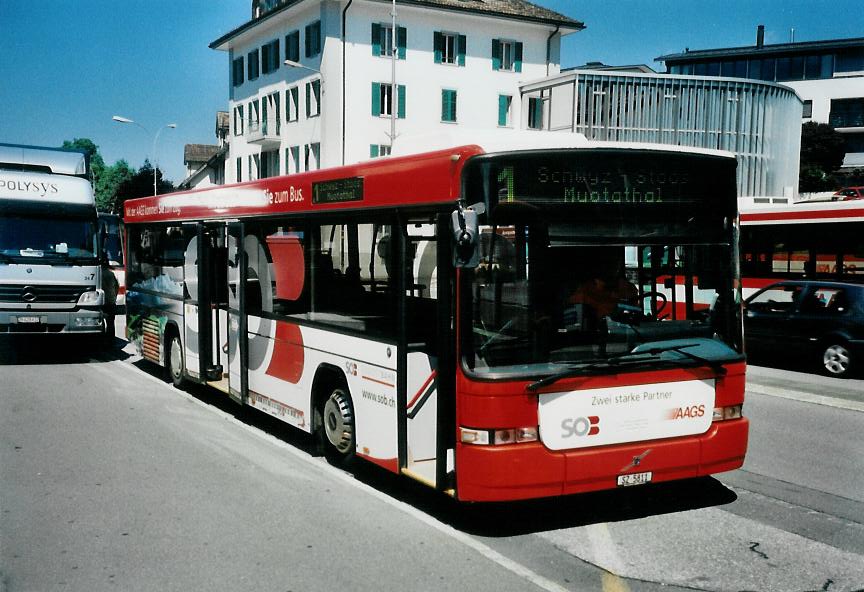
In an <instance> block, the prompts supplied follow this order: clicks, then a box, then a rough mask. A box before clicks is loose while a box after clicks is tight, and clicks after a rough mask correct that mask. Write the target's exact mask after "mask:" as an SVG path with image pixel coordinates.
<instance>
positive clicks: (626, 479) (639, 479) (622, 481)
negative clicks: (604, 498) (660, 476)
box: [618, 471, 651, 487]
mask: <svg viewBox="0 0 864 592" xmlns="http://www.w3.org/2000/svg"><path fill="white" fill-rule="evenodd" d="M650 481H651V471H648V472H647V473H630V474H629V475H618V487H630V486H631V485H644V484H646V483H650Z"/></svg>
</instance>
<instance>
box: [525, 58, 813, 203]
mask: <svg viewBox="0 0 864 592" xmlns="http://www.w3.org/2000/svg"><path fill="white" fill-rule="evenodd" d="M521 90H522V101H523V114H525V120H524V121H523V126H524V127H527V128H529V129H537V130H550V131H571V132H577V133H581V134H584V135H585V136H587V137H588V138H589V139H593V140H602V141H612V142H653V143H659V144H669V145H672V146H689V147H695V148H710V149H719V150H727V151H729V152H732V153H734V154H735V155H736V156H737V157H738V196H739V198H740V199H741V200H742V202H743V203H744V204H745V205H751V204H786V203H792V202H793V201H794V199H795V197H796V196H797V190H798V168H799V152H800V149H801V109H802V103H801V100H800V99H799V98H798V96H797V95H796V94H795V92H794V91H793V90H791V89H789V88H786V87H785V86H781V85H778V84H774V83H772V82H763V81H757V80H744V79H739V78H725V77H709V76H684V75H673V74H647V73H627V72H610V71H594V70H572V71H569V72H566V73H562V74H560V75H558V76H553V77H550V78H546V79H544V80H542V81H537V82H534V83H530V84H525V85H523V86H522V89H521Z"/></svg>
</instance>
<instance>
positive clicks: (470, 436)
mask: <svg viewBox="0 0 864 592" xmlns="http://www.w3.org/2000/svg"><path fill="white" fill-rule="evenodd" d="M459 441H460V442H462V443H463V444H476V445H479V446H489V445H492V446H499V445H503V444H520V443H522V442H536V441H537V426H529V427H523V428H509V429H504V430H481V429H474V428H463V427H460V428H459Z"/></svg>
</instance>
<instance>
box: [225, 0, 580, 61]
mask: <svg viewBox="0 0 864 592" xmlns="http://www.w3.org/2000/svg"><path fill="white" fill-rule="evenodd" d="M305 1H307V0H284V1H283V2H282V3H280V4H278V5H277V6H276V8H273V9H272V10H270V11H269V12H265V13H264V14H262V15H261V16H260V17H258V18H254V19H252V20H250V21H248V22H246V23H244V24H242V25H240V26H239V27H237V28H235V29H233V30H232V31H229V32H228V33H226V34H225V35H222V36H221V37H220V38H219V39H216V40H215V41H213V42H212V43H211V44H210V48H211V49H227V46H226V43H228V42H229V41H231V40H232V39H234V38H235V37H237V36H238V35H241V34H242V33H245V32H246V31H248V30H249V29H251V28H252V27H254V26H255V25H257V24H258V23H259V22H262V21H264V20H266V19H269V18H271V17H273V16H275V15H277V14H279V13H280V12H282V11H284V10H286V9H288V8H291V7H292V6H297V5H298V4H300V3H302V2H305ZM372 1H377V2H387V3H389V0H372ZM398 4H399V5H402V6H414V7H419V8H430V9H439V10H451V11H457V12H464V13H471V14H479V15H485V16H491V17H500V18H509V19H515V20H521V21H528V22H534V23H538V24H543V25H553V26H557V27H561V29H564V30H565V31H562V32H564V33H566V32H575V31H581V30H582V29H584V28H585V24H584V23H582V22H581V21H577V20H576V19H572V18H570V17H567V16H564V15H563V14H560V13H558V12H555V11H554V10H549V9H548V8H543V7H542V6H538V5H536V4H533V3H531V2H528V1H527V0H398Z"/></svg>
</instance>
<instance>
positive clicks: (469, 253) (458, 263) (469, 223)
mask: <svg viewBox="0 0 864 592" xmlns="http://www.w3.org/2000/svg"><path fill="white" fill-rule="evenodd" d="M450 230H451V232H452V233H453V266H454V267H465V268H472V269H473V268H475V267H477V265H478V264H479V263H480V252H479V249H478V248H477V244H478V240H477V234H478V223H477V212H476V211H474V210H473V209H467V208H463V207H461V206H460V207H459V209H458V210H454V211H453V214H452V217H451V220H450Z"/></svg>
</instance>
